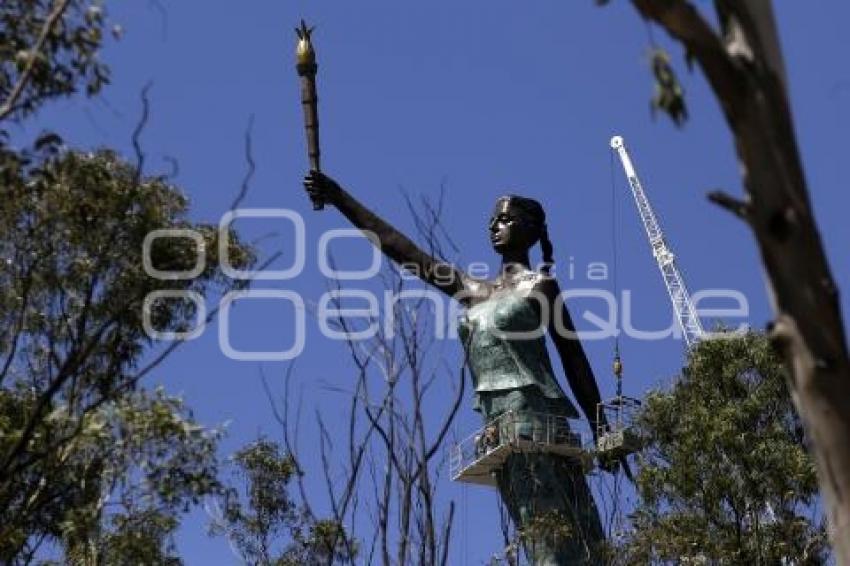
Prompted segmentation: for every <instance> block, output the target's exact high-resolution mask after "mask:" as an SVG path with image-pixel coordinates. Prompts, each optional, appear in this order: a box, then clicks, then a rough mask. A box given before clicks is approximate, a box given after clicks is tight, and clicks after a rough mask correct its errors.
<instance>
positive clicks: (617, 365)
mask: <svg viewBox="0 0 850 566" xmlns="http://www.w3.org/2000/svg"><path fill="white" fill-rule="evenodd" d="M608 164H609V169H610V171H611V282H612V283H613V287H614V304H618V301H619V300H620V282H619V280H618V279H617V271H618V265H617V264H618V256H619V249H618V246H617V242H618V237H619V234H618V233H617V224H618V223H619V222H618V220H619V219H618V217H617V182H616V179H615V176H614V175H615V174H614V153H613V152H612V151H609V152H608ZM618 318H619V317H618ZM613 370H614V375H615V376H616V378H617V397H618V398H619V397H620V396H621V395H622V394H623V387H622V374H623V362H622V360H621V359H620V329H619V327H618V328H616V329H615V331H614V363H613Z"/></svg>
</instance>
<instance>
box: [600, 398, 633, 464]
mask: <svg viewBox="0 0 850 566" xmlns="http://www.w3.org/2000/svg"><path fill="white" fill-rule="evenodd" d="M640 406H641V402H640V400H638V399H634V398H632V397H626V396H625V395H618V396H617V397H614V398H613V399H608V400H607V401H604V402H603V403H600V404H599V405H597V408H596V422H597V423H599V425H598V428H597V431H596V450H597V452H598V453H599V454H600V455H605V456H608V457H614V458H620V457H624V456H628V455H629V454H632V453H634V452H637V451H638V450H640V448H641V438H640V436H639V435H638V434H637V432H636V431H635V428H634V418H635V415H636V414H637V412H638V410H639V409H640ZM603 423H604V424H603Z"/></svg>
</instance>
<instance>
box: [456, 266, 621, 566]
mask: <svg viewBox="0 0 850 566" xmlns="http://www.w3.org/2000/svg"><path fill="white" fill-rule="evenodd" d="M542 277H544V275H543V274H540V273H537V272H534V271H530V270H529V271H527V273H525V274H523V276H522V277H521V281H520V283H519V284H518V285H517V286H516V287H515V288H512V289H505V290H496V291H494V292H493V294H491V295H490V296H489V297H488V298H487V299H485V300H483V301H482V302H479V303H477V304H474V305H473V306H471V307H469V308H468V309H467V311H466V313H465V314H464V316H462V317H461V319H460V320H459V327H458V335H459V337H460V338H461V340H462V342H463V345H464V349H465V352H466V358H467V363H468V365H469V368H470V372H471V374H472V382H473V385H474V389H475V393H474V396H475V400H474V409H475V410H476V411H478V412H480V413H481V414H482V416H483V418H484V422H485V426H486V425H487V424H489V423H492V422H493V421H495V420H496V419H498V418H499V417H501V416H503V415H505V414H506V413H508V412H509V411H513V412H514V415H515V417H513V418H511V419H510V420H511V426H512V427H515V428H513V430H512V434H516V435H518V436H520V437H526V438H529V439H531V438H532V435H533V432H534V429H535V428H536V427H539V426H540V416H541V415H543V414H546V415H555V416H556V417H558V418H560V417H563V418H564V419H566V418H577V417H578V412H577V410H576V408H575V406H574V405H573V404H572V402H571V401H570V400H569V399H568V398H567V396H566V395H565V393H564V391H563V389H562V388H561V386H560V385H559V384H558V382H557V380H556V379H555V375H554V372H553V370H552V363H551V361H550V359H549V355H548V352H547V350H546V342H545V335H544V332H543V330H542V328H541V327H542V326H544V325H542V324H541V319H542V316H541V312H540V308H539V303H538V299H537V298H536V297H535V294H534V286H535V284H536V283H537V282H538V281H539V280H540V278H542ZM502 420H503V421H505V420H508V419H502ZM563 422H564V425H565V426H566V421H563ZM496 434H501V435H504V434H505V431H500V432H497V433H496ZM502 437H503V438H504V436H502ZM496 474H497V477H496V481H497V485H498V488H499V492H500V494H501V496H502V500H503V502H504V503H505V505H506V507H507V508H508V512H509V513H510V515H511V518H512V519H513V520H514V523H515V524H516V525H517V526H518V527H519V528H520V529H523V528H524V527H527V526H528V525H530V524H532V523H533V521H534V519H535V518H536V517H547V516H548V517H549V518H550V519H554V520H555V522H557V523H558V524H559V526H561V525H563V526H565V527H566V529H564V530H562V531H560V532H561V536H556V534H555V532H554V531H553V532H552V533H551V534H549V533H546V532H545V527H544V533H535V535H534V536H533V537H531V538H532V539H533V540H532V542H531V544H529V542H528V541H524V543H525V547H526V551H527V552H528V553H529V555H530V558H531V560H532V562H533V563H534V564H547V565H548V564H595V563H597V561H598V558H597V556H598V554H599V550H598V547H599V545H600V543H601V542H602V541H603V540H604V535H603V531H602V526H601V524H600V521H599V514H598V512H597V510H596V506H595V503H594V502H593V498H592V496H591V494H590V489H589V488H588V486H587V481H586V479H585V476H584V472H583V470H582V466H581V464H580V463H579V462H577V461H575V460H572V459H569V458H566V457H564V456H560V455H557V454H552V453H546V452H515V453H512V454H511V455H510V456H509V457H508V459H507V460H506V461H505V463H504V465H503V467H502V468H501V469H500V470H499V471H497V472H496Z"/></svg>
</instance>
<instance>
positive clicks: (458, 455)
mask: <svg viewBox="0 0 850 566" xmlns="http://www.w3.org/2000/svg"><path fill="white" fill-rule="evenodd" d="M571 420H572V421H573V423H574V425H575V426H574V428H578V427H579V426H581V425H580V423H579V422H578V421H576V420H574V419H568V418H566V417H564V416H560V415H550V414H544V413H532V412H525V411H523V412H516V411H510V412H508V413H505V414H504V415H502V416H500V417H499V418H497V419H495V420H493V421H491V422H489V423H487V424H486V425H484V426H483V427H481V428H480V429H479V430H478V431H476V432H475V433H473V434H472V435H470V436H468V437H467V438H465V439H464V440H462V441H460V442H458V443H457V444H455V445H454V446H453V447H452V448H451V454H450V457H449V469H450V474H451V478H452V480H454V481H458V482H465V483H473V484H478V485H487V486H495V485H496V472H497V471H498V470H499V469H501V467H502V465H503V464H504V463H505V460H507V459H508V457H509V456H510V455H511V454H514V453H520V452H521V453H533V452H545V453H550V454H557V455H559V456H563V457H565V458H571V459H574V460H576V461H578V462H580V463H581V464H582V466H583V467H584V468H585V469H587V468H588V467H589V466H590V465H591V463H592V460H593V443H592V442H588V439H587V436H588V435H585V434H582V433H581V432H578V431H576V430H574V428H573V427H570V421H571Z"/></svg>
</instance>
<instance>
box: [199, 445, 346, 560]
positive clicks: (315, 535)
mask: <svg viewBox="0 0 850 566" xmlns="http://www.w3.org/2000/svg"><path fill="white" fill-rule="evenodd" d="M233 464H234V468H235V469H234V479H235V480H236V483H238V484H239V487H237V486H231V487H229V488H228V489H227V490H226V491H225V493H224V494H223V496H222V498H221V503H222V504H221V513H220V516H219V517H216V518H215V520H214V522H213V524H212V526H211V532H212V534H214V535H218V536H226V537H227V538H228V539H229V541H230V543H231V546H232V547H233V548H234V549H235V550H236V551H237V552H238V553H239V556H240V558H241V559H242V560H243V561H245V562H246V563H247V564H255V565H263V566H268V565H274V566H300V565H302V564H330V563H333V562H351V561H352V560H353V559H354V558H355V557H356V553H357V546H356V544H355V543H354V541H352V540H350V539H349V538H348V535H347V534H346V532H345V529H344V527H343V526H342V525H341V524H340V523H339V522H338V521H335V520H328V519H318V518H316V517H314V516H313V515H312V513H311V512H310V511H309V510H308V509H307V508H305V507H303V506H300V505H298V503H297V502H296V501H294V500H293V499H292V497H291V495H290V494H289V491H288V490H289V487H290V483H291V481H292V480H293V478H295V477H296V476H297V474H298V473H299V472H298V468H297V465H296V463H295V461H294V460H293V459H292V458H291V456H289V455H288V454H285V453H284V452H283V451H282V449H281V447H280V446H279V445H278V444H277V443H275V442H272V441H269V440H266V439H259V440H257V441H256V442H254V443H252V444H250V445H248V446H246V447H245V448H243V449H242V450H240V451H239V452H237V453H236V454H235V455H234V457H233ZM240 488H241V489H240Z"/></svg>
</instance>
